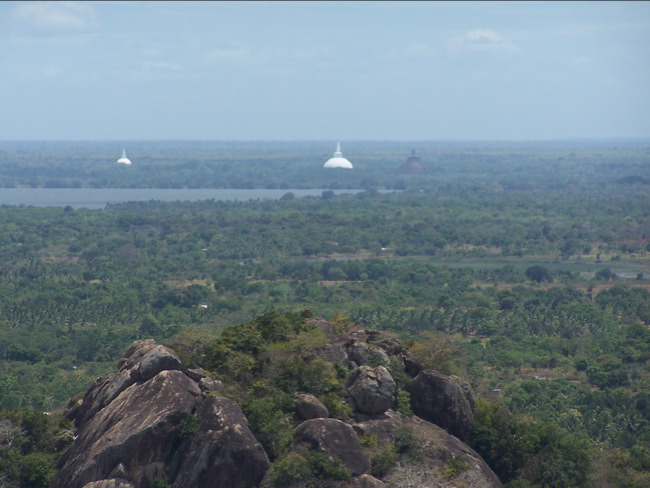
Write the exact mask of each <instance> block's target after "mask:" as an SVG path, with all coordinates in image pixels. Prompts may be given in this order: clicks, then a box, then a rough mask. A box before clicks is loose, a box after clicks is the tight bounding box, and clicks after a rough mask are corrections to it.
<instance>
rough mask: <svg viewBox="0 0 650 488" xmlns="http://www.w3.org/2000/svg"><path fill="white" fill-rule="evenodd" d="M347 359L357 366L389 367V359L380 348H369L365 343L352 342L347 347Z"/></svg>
mask: <svg viewBox="0 0 650 488" xmlns="http://www.w3.org/2000/svg"><path fill="white" fill-rule="evenodd" d="M346 349H347V351H348V357H349V358H350V361H354V362H355V363H356V364H357V365H358V366H364V365H377V364H380V365H382V366H389V365H390V359H389V358H388V354H386V353H385V352H384V351H383V350H382V349H381V348H378V347H374V346H371V345H370V344H367V343H366V342H357V341H355V342H353V343H351V344H349V345H348V346H347V348H346Z"/></svg>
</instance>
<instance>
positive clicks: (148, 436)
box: [51, 371, 201, 488]
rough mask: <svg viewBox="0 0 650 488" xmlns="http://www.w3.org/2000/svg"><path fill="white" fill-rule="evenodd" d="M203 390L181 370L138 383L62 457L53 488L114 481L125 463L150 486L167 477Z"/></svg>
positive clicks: (132, 476)
mask: <svg viewBox="0 0 650 488" xmlns="http://www.w3.org/2000/svg"><path fill="white" fill-rule="evenodd" d="M200 394H201V390H200V389H199V387H198V386H197V384H196V383H195V382H193V381H192V380H191V379H189V378H188V377H187V376H185V375H184V374H183V373H181V372H180V371H163V372H161V373H159V374H158V375H156V376H155V377H154V378H152V379H151V380H149V381H147V382H144V383H142V384H133V385H131V386H130V387H129V388H127V389H126V390H124V391H123V392H122V393H121V394H120V395H119V396H118V397H117V398H116V399H115V400H113V401H112V402H111V403H109V404H108V405H106V406H105V407H104V408H103V409H101V410H100V411H99V412H97V414H95V416H93V417H92V418H91V419H90V420H88V422H86V423H85V425H84V427H83V428H82V429H81V431H80V432H79V435H78V437H77V439H76V440H75V441H74V443H73V444H72V446H71V447H70V449H68V451H66V453H65V454H64V455H63V457H62V458H61V461H60V462H59V466H60V467H61V469H60V471H59V472H58V473H57V476H56V478H55V480H54V482H53V483H52V487H51V488H76V487H83V486H84V485H85V484H87V483H89V482H91V481H98V480H102V479H109V478H110V473H111V472H112V471H113V470H114V469H115V468H116V467H117V466H118V465H119V464H120V463H121V464H123V465H124V469H125V470H126V474H127V475H128V480H129V481H132V482H134V483H135V484H136V486H138V487H140V486H147V485H146V481H147V480H153V479H155V477H157V476H161V475H164V463H165V461H166V460H167V457H168V456H169V454H170V453H171V450H172V448H173V446H174V444H175V442H176V440H177V439H178V436H179V432H180V427H179V426H180V423H181V421H182V420H183V418H184V417H186V416H187V415H189V413H190V412H191V411H192V408H193V406H194V403H195V401H196V399H197V397H198V396H199V395H200Z"/></svg>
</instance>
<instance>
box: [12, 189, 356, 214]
mask: <svg viewBox="0 0 650 488" xmlns="http://www.w3.org/2000/svg"><path fill="white" fill-rule="evenodd" d="M323 191H325V190H323V189H313V190H266V189H255V190H230V189H221V190H217V189H209V188H201V189H187V190H186V189H174V190H165V189H158V188H0V205H12V206H14V205H15V206H20V205H23V206H35V207H65V206H67V205H70V206H71V207H73V208H89V209H98V208H104V207H106V205H107V204H115V203H124V202H142V201H145V202H146V201H150V200H155V201H163V202H175V201H198V200H229V201H241V202H245V201H248V200H257V199H262V200H265V199H270V200H277V199H279V198H281V197H282V196H283V195H285V194H286V193H289V192H291V193H293V194H294V195H295V196H296V197H298V198H300V197H305V196H321V195H322V193H323ZM361 191H363V190H340V191H335V192H334V193H336V194H337V195H338V194H341V193H358V192H361Z"/></svg>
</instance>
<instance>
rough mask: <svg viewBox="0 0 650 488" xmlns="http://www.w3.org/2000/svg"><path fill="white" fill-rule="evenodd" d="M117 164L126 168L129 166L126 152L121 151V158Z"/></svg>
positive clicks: (129, 161)
mask: <svg viewBox="0 0 650 488" xmlns="http://www.w3.org/2000/svg"><path fill="white" fill-rule="evenodd" d="M117 164H126V165H127V166H130V165H131V160H130V159H129V158H127V157H126V151H125V150H124V149H122V157H121V158H120V159H118V160H117Z"/></svg>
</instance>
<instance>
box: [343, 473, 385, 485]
mask: <svg viewBox="0 0 650 488" xmlns="http://www.w3.org/2000/svg"><path fill="white" fill-rule="evenodd" d="M343 486H344V487H345V488H386V486H387V485H386V483H384V482H383V481H381V480H378V479H377V478H375V477H374V476H371V475H369V474H362V475H361V476H357V477H355V478H352V479H351V480H350V481H348V482H346V483H345V484H344V485H343Z"/></svg>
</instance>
